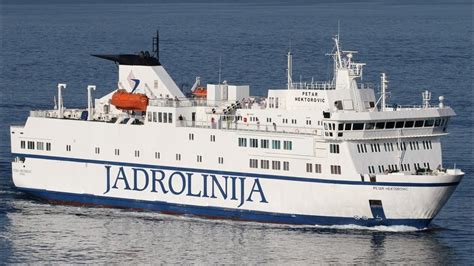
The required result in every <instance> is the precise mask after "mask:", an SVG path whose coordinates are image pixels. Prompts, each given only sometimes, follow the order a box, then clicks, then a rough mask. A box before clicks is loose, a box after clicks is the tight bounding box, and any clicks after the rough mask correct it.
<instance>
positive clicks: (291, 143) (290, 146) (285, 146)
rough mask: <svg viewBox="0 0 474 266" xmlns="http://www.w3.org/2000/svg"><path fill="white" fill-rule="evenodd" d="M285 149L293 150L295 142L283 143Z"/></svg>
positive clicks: (287, 141)
mask: <svg viewBox="0 0 474 266" xmlns="http://www.w3.org/2000/svg"><path fill="white" fill-rule="evenodd" d="M283 149H284V150H292V149H293V142H292V141H290V140H285V141H283Z"/></svg>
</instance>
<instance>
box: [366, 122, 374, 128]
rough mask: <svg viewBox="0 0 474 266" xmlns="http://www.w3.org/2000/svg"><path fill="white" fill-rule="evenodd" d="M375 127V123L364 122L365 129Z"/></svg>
mask: <svg viewBox="0 0 474 266" xmlns="http://www.w3.org/2000/svg"><path fill="white" fill-rule="evenodd" d="M374 128H375V123H367V124H365V130H370V129H374Z"/></svg>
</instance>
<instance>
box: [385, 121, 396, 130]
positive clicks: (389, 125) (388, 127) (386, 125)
mask: <svg viewBox="0 0 474 266" xmlns="http://www.w3.org/2000/svg"><path fill="white" fill-rule="evenodd" d="M394 127H395V122H387V124H385V128H386V129H392V128H394Z"/></svg>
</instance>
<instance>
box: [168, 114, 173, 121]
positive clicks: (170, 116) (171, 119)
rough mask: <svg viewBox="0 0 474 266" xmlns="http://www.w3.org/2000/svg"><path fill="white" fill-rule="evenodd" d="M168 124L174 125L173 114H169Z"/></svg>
mask: <svg viewBox="0 0 474 266" xmlns="http://www.w3.org/2000/svg"><path fill="white" fill-rule="evenodd" d="M168 123H173V113H168Z"/></svg>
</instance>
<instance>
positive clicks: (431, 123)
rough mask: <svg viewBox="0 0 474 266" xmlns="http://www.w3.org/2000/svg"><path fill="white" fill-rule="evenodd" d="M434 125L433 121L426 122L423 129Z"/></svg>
mask: <svg viewBox="0 0 474 266" xmlns="http://www.w3.org/2000/svg"><path fill="white" fill-rule="evenodd" d="M433 125H434V120H426V121H425V127H432V126H433Z"/></svg>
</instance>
